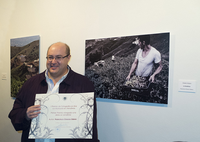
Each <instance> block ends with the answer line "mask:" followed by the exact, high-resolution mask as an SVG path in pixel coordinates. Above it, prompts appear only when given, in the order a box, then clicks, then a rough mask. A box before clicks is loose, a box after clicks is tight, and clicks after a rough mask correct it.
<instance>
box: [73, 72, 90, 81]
mask: <svg viewBox="0 0 200 142" xmlns="http://www.w3.org/2000/svg"><path fill="white" fill-rule="evenodd" d="M69 77H73V78H76V79H84V80H88V81H89V79H88V78H87V77H86V76H84V75H82V74H79V73H77V72H75V71H73V70H70V74H69Z"/></svg>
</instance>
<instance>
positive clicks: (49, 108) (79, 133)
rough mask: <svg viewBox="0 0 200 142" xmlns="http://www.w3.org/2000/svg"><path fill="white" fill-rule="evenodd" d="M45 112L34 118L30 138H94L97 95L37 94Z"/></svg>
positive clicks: (38, 101)
mask: <svg viewBox="0 0 200 142" xmlns="http://www.w3.org/2000/svg"><path fill="white" fill-rule="evenodd" d="M38 104H39V105H41V113H40V114H39V115H38V117H36V118H34V119H32V122H31V128H30V131H29V139H37V138H40V139H47V138H55V139H56V138H57V139H59V138H65V139H67V138H87V139H90V138H92V128H93V111H94V110H93V109H94V92H90V93H73V94H36V99H35V105H38Z"/></svg>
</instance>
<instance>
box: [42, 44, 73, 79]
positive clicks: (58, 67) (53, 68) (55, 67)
mask: <svg viewBox="0 0 200 142" xmlns="http://www.w3.org/2000/svg"><path fill="white" fill-rule="evenodd" d="M66 55H67V54H66V47H65V45H64V44H63V43H55V44H53V45H52V46H51V47H50V48H49V50H48V53H47V57H53V60H52V61H49V60H47V62H46V66H47V69H48V75H49V77H53V78H55V79H56V78H59V77H62V76H63V75H65V74H66V73H67V72H68V69H67V65H68V62H69V60H70V57H71V56H70V55H69V56H68V57H65V58H62V57H64V56H66ZM55 57H61V60H60V61H57V60H56V59H55Z"/></svg>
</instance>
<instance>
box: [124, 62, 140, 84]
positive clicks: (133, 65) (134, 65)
mask: <svg viewBox="0 0 200 142" xmlns="http://www.w3.org/2000/svg"><path fill="white" fill-rule="evenodd" d="M137 64H138V59H137V58H135V60H134V62H133V64H132V66H131V69H130V72H129V74H128V76H127V77H126V80H129V79H130V77H131V74H132V72H133V71H134V70H135V68H136V67H137Z"/></svg>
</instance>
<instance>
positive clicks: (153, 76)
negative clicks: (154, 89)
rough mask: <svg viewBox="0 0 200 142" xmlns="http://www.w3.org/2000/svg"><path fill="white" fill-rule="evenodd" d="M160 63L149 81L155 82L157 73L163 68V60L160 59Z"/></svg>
mask: <svg viewBox="0 0 200 142" xmlns="http://www.w3.org/2000/svg"><path fill="white" fill-rule="evenodd" d="M158 64H159V66H158V68H157V69H156V70H155V72H154V73H153V74H152V75H151V76H150V78H149V81H151V82H154V79H155V75H156V74H158V73H160V71H161V70H162V67H163V65H162V61H160V62H159V63H158Z"/></svg>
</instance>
